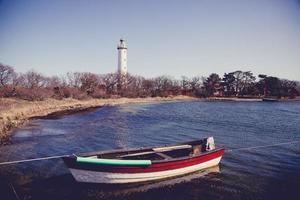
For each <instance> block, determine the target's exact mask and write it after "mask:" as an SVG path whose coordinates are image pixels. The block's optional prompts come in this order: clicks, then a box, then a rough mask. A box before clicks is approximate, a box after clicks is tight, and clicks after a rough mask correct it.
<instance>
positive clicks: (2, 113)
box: [0, 96, 196, 144]
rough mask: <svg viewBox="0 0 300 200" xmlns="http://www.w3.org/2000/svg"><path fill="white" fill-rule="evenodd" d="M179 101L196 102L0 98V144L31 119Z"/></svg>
mask: <svg viewBox="0 0 300 200" xmlns="http://www.w3.org/2000/svg"><path fill="white" fill-rule="evenodd" d="M180 100H196V98H193V97H188V96H175V97H165V98H162V97H155V98H132V99H131V98H118V99H89V100H77V99H63V100H56V99H47V100H44V101H25V100H20V99H11V98H0V144H5V143H7V142H9V138H10V135H11V132H12V130H13V129H14V128H16V127H20V126H22V125H24V124H26V123H27V122H28V121H29V120H30V119H32V118H40V117H46V116H50V117H51V115H52V116H53V115H54V116H57V115H63V114H70V113H74V112H78V111H83V110H87V109H92V108H98V107H101V106H114V105H121V104H131V103H134V104H136V103H155V102H167V101H180Z"/></svg>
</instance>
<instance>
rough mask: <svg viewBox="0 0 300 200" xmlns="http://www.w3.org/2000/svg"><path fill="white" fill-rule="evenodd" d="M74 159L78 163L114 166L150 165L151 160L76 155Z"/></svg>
mask: <svg viewBox="0 0 300 200" xmlns="http://www.w3.org/2000/svg"><path fill="white" fill-rule="evenodd" d="M76 161H77V162H80V163H93V164H101V165H115V166H149V165H151V160H117V159H102V158H85V157H77V158H76Z"/></svg>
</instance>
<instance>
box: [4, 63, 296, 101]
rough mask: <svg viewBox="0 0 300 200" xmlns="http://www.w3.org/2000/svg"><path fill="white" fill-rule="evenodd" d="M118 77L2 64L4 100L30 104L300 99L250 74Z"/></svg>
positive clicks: (290, 87)
mask: <svg viewBox="0 0 300 200" xmlns="http://www.w3.org/2000/svg"><path fill="white" fill-rule="evenodd" d="M125 78H126V84H125V85H124V83H121V82H120V80H124V77H120V75H119V74H118V73H108V74H94V73H90V72H69V73H67V74H65V75H64V76H51V77H49V76H44V75H43V74H41V73H38V72H36V71H34V70H30V71H27V72H26V73H18V72H16V71H15V70H14V68H13V67H11V66H9V65H4V64H2V63H0V97H15V98H20V99H26V100H43V99H45V98H56V99H62V98H76V99H85V98H118V97H129V98H135V97H157V96H159V97H166V96H170V95H188V96H195V97H212V96H220V97H224V96H225V97H248V98H249V97H267V96H272V97H278V98H281V97H288V98H294V97H295V96H298V95H300V84H299V82H296V81H290V80H286V79H279V78H277V77H273V76H267V75H262V74H260V75H259V76H258V77H255V76H254V75H253V73H252V72H250V71H234V72H230V73H225V74H224V75H223V77H220V76H219V75H218V74H216V73H212V74H210V75H209V76H208V77H201V76H194V77H186V76H182V77H181V79H174V78H172V77H170V76H158V77H155V78H145V77H142V76H137V75H131V74H128V75H127V76H126V77H125Z"/></svg>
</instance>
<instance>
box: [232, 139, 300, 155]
mask: <svg viewBox="0 0 300 200" xmlns="http://www.w3.org/2000/svg"><path fill="white" fill-rule="evenodd" d="M297 143H300V140H296V141H290V142H281V143H276V144H269V145H261V146H254V147H242V148H236V149H227V150H226V152H233V151H243V150H251V149H260V148H267V147H275V146H282V145H287V144H297Z"/></svg>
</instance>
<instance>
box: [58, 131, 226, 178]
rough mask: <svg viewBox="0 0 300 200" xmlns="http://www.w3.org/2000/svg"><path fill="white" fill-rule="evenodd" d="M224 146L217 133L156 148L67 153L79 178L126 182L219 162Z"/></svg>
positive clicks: (179, 173) (66, 159)
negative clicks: (216, 141)
mask: <svg viewBox="0 0 300 200" xmlns="http://www.w3.org/2000/svg"><path fill="white" fill-rule="evenodd" d="M223 154H224V148H216V147H215V144H214V139H213V137H208V138H204V139H201V140H195V141H190V142H185V143H180V144H175V145H167V146H162V147H155V148H139V149H129V150H114V151H102V152H91V153H83V154H78V155H70V156H65V157H63V160H64V162H65V164H66V165H67V167H68V168H69V170H70V171H71V173H72V175H73V177H74V178H75V180H76V181H78V182H86V183H103V184H122V183H139V182H149V181H156V180H161V179H166V178H171V177H176V176H182V175H186V174H190V173H193V172H196V171H200V170H203V169H206V168H209V167H213V166H217V165H218V164H219V162H220V160H221V158H222V156H223Z"/></svg>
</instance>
